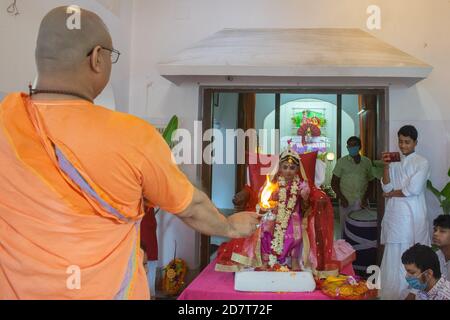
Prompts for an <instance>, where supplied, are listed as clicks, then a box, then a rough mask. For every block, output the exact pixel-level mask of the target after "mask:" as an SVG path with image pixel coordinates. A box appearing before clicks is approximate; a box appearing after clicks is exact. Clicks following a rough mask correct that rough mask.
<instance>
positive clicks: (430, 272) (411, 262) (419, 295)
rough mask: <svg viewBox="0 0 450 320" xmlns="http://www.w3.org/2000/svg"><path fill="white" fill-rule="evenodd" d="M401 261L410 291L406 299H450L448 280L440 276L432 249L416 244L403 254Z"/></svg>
mask: <svg viewBox="0 0 450 320" xmlns="http://www.w3.org/2000/svg"><path fill="white" fill-rule="evenodd" d="M402 263H403V265H404V266H405V269H406V273H407V276H406V281H407V282H408V284H409V287H410V289H411V292H412V293H411V294H410V295H409V296H408V298H407V300H450V282H449V281H447V280H446V279H444V278H443V277H442V276H441V269H440V266H439V259H438V256H437V255H436V253H435V252H434V251H433V249H431V248H430V247H428V246H424V245H421V244H416V245H415V246H413V247H412V248H410V249H408V250H407V251H406V252H405V253H404V254H403V256H402Z"/></svg>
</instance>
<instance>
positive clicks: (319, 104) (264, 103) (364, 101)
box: [199, 87, 389, 269]
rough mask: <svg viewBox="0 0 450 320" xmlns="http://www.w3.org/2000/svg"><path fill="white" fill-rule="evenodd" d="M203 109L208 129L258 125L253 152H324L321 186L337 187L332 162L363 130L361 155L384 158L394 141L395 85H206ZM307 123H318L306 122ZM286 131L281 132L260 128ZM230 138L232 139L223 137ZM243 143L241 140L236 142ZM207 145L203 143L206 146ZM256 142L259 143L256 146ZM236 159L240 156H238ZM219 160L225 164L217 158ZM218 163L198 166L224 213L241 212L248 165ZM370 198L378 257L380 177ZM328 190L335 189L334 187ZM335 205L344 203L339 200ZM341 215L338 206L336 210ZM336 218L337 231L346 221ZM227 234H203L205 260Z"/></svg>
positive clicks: (203, 264)
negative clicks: (238, 202)
mask: <svg viewBox="0 0 450 320" xmlns="http://www.w3.org/2000/svg"><path fill="white" fill-rule="evenodd" d="M201 97H202V101H201V104H200V115H201V117H202V118H201V120H202V123H203V132H205V131H207V130H209V129H215V130H216V131H215V132H219V131H220V132H222V135H223V136H226V134H224V132H225V131H226V130H236V129H242V130H243V131H247V130H248V129H255V130H256V133H257V145H256V147H255V146H250V145H249V143H245V148H246V152H247V153H248V152H255V153H258V154H269V155H274V154H279V153H280V151H283V150H284V149H285V148H286V147H287V146H288V143H290V144H291V145H292V144H293V145H295V146H296V147H297V148H298V149H299V150H297V151H299V152H300V153H304V152H312V151H317V152H318V154H319V157H318V160H320V161H322V162H323V164H324V168H325V169H324V177H323V178H322V181H321V183H320V187H321V188H322V189H323V190H324V191H325V190H327V191H329V192H330V193H329V195H330V197H331V198H332V199H333V197H332V191H331V179H332V172H333V168H334V166H335V165H336V162H337V160H338V159H340V158H342V157H344V156H346V155H348V151H347V148H346V146H347V139H348V138H349V137H351V136H358V137H360V138H361V140H362V154H363V155H364V156H366V157H368V158H369V159H371V160H376V159H380V157H381V152H382V151H384V150H385V147H386V146H387V145H388V140H389V136H388V131H387V128H389V123H388V105H387V101H388V100H387V97H388V88H384V87H383V88H371V89H369V88H367V89H365V88H364V89H363V88H358V89H343V88H326V89H324V88H307V89H305V88H297V89H291V88H290V89H282V88H258V89H256V88H214V87H203V88H201ZM305 123H312V124H314V125H313V126H311V125H306V126H305ZM261 129H265V132H271V131H273V132H279V136H275V138H274V136H273V135H270V134H269V135H266V134H260V130H261ZM224 142H225V143H228V145H229V143H230V141H224ZM232 143H233V144H234V146H235V148H237V146H236V144H235V141H233V142H232ZM207 146H208V143H207V142H204V149H205V148H206V147H207ZM249 148H254V149H255V150H250V149H249ZM236 160H237V159H236ZM217 162H218V163H217ZM217 162H215V161H213V162H212V164H210V165H209V164H202V165H200V166H199V172H200V173H201V181H202V187H203V190H204V191H205V192H206V193H207V194H208V195H209V196H210V197H211V199H212V200H213V202H214V204H215V205H216V207H217V208H219V210H220V211H221V212H222V213H224V214H225V215H231V214H233V213H234V212H235V208H234V205H233V202H232V199H233V197H234V195H235V194H237V193H238V192H239V191H241V190H242V189H243V188H244V186H245V185H246V184H247V183H248V166H247V164H237V163H236V162H235V163H233V164H230V163H228V164H224V163H225V162H224V161H223V162H221V161H217ZM369 189H370V199H369V201H370V205H371V208H372V209H373V210H374V211H376V219H377V226H378V227H377V237H378V239H377V243H378V248H379V249H378V251H377V262H378V263H379V262H380V260H381V254H382V253H381V249H380V248H381V247H380V245H379V243H380V242H379V241H380V229H381V228H380V227H381V221H382V218H383V213H384V200H383V198H382V196H381V195H382V192H381V190H380V187H379V183H376V182H373V183H371V184H370V186H369ZM327 193H328V192H327ZM333 205H334V207H335V211H337V210H338V209H337V208H338V202H337V200H336V199H333ZM335 216H336V217H338V216H339V213H338V212H336V213H335ZM342 227H343V226H341V225H340V224H339V223H336V226H335V229H336V232H335V233H336V238H337V237H338V236H337V234H338V233H340V232H339V228H342ZM227 240H228V239H225V238H219V237H206V236H202V237H201V241H200V253H201V267H202V269H203V268H204V267H206V266H207V265H208V264H209V263H210V262H211V260H213V259H214V257H215V252H216V250H217V249H218V247H219V246H220V244H221V243H223V242H226V241H227Z"/></svg>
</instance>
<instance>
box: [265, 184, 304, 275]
mask: <svg viewBox="0 0 450 320" xmlns="http://www.w3.org/2000/svg"><path fill="white" fill-rule="evenodd" d="M278 182H279V186H280V191H279V202H278V213H277V220H276V224H275V231H274V236H273V240H272V246H271V249H272V251H273V252H274V253H275V254H276V255H275V254H271V255H270V256H269V266H270V267H271V268H273V267H274V266H275V265H276V264H277V262H278V258H277V255H278V256H279V255H281V254H282V253H283V247H284V235H285V233H286V229H287V227H288V225H289V219H290V218H291V215H292V212H293V211H294V209H295V205H296V203H297V197H298V190H299V184H300V178H299V176H296V177H295V178H294V181H293V182H292V186H291V196H290V198H289V200H288V202H287V206H286V198H287V188H286V186H287V183H286V179H285V178H284V177H280V178H279V179H278Z"/></svg>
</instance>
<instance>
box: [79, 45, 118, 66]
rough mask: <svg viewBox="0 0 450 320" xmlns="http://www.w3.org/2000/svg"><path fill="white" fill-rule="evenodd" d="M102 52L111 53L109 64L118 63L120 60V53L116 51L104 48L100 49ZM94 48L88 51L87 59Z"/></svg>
mask: <svg viewBox="0 0 450 320" xmlns="http://www.w3.org/2000/svg"><path fill="white" fill-rule="evenodd" d="M100 48H102V49H103V50H107V51H109V52H111V63H112V64H115V63H117V62H118V61H119V58H120V51H118V50H116V49H109V48H105V47H100ZM94 50H95V48H94V49H92V50H91V51H89V53H88V54H87V57H90V56H91V55H92V53H93V52H94Z"/></svg>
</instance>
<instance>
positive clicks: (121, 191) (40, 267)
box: [0, 93, 194, 300]
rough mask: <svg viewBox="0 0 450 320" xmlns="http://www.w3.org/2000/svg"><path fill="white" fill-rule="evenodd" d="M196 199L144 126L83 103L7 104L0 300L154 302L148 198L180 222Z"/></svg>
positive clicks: (22, 100)
mask: <svg viewBox="0 0 450 320" xmlns="http://www.w3.org/2000/svg"><path fill="white" fill-rule="evenodd" d="M193 192H194V188H193V186H192V185H191V183H189V181H188V180H187V178H186V177H185V176H184V174H183V173H182V172H181V171H180V170H179V169H178V167H177V166H176V165H175V164H174V163H173V162H172V161H171V152H170V149H169V148H168V146H167V145H166V143H165V142H164V140H163V139H162V137H161V135H160V134H159V133H158V132H157V130H156V129H154V128H153V127H152V126H150V125H149V124H147V123H146V122H145V121H143V120H140V119H138V118H135V117H133V116H130V115H126V114H121V113H117V112H112V111H110V110H107V109H105V108H102V107H100V106H96V105H93V104H91V103H89V102H85V101H79V100H74V101H31V100H30V99H29V97H28V96H27V95H25V94H20V93H16V94H11V95H9V96H7V97H6V98H5V100H4V101H3V102H2V103H1V105H0V299H44V300H48V299H57V300H61V299H82V300H85V299H106V300H109V299H149V290H148V287H147V286H148V285H147V279H146V274H145V270H144V267H143V264H142V259H143V254H142V252H141V250H140V245H139V241H140V239H139V238H140V232H139V226H140V221H141V219H142V217H143V213H144V212H143V203H144V200H143V199H144V198H146V199H147V201H148V203H150V204H151V205H152V206H159V207H161V208H162V209H163V210H165V211H168V212H172V213H175V214H176V213H180V212H182V211H184V210H185V209H186V208H187V207H188V206H189V204H190V203H191V201H192V197H193ZM78 285H79V286H78Z"/></svg>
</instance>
